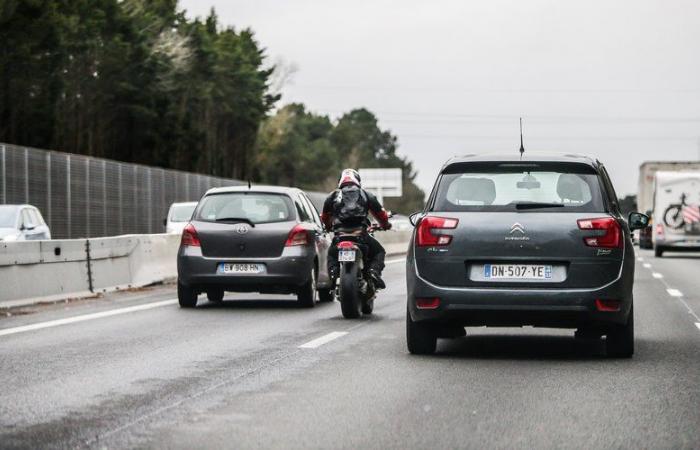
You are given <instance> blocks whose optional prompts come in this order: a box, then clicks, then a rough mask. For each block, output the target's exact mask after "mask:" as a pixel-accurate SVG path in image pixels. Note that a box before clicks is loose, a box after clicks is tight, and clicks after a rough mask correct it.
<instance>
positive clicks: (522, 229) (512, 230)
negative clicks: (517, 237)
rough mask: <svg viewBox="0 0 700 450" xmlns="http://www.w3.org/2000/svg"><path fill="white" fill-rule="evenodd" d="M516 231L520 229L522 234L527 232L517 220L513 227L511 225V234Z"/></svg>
mask: <svg viewBox="0 0 700 450" xmlns="http://www.w3.org/2000/svg"><path fill="white" fill-rule="evenodd" d="M516 231H519V232H520V234H525V228H524V227H523V226H522V225H521V224H519V223H518V222H515V223H514V224H513V226H512V227H510V234H513V233H515V232H516Z"/></svg>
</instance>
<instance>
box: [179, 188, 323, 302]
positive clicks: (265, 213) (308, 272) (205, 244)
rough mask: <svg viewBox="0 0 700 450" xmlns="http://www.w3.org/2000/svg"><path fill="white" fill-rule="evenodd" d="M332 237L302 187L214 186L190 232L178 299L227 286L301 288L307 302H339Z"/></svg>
mask: <svg viewBox="0 0 700 450" xmlns="http://www.w3.org/2000/svg"><path fill="white" fill-rule="evenodd" d="M330 243H331V236H330V235H329V234H328V233H326V232H324V230H323V227H322V225H321V220H320V218H319V215H318V212H317V210H316V209H315V207H314V205H313V204H312V203H311V201H310V200H309V198H308V196H307V195H306V194H305V193H304V192H303V191H301V190H299V189H294V188H282V187H273V186H255V187H253V188H248V187H227V188H215V189H210V190H209V191H207V193H206V194H205V195H204V196H203V197H202V199H201V200H200V201H199V204H198V205H197V207H196V209H195V210H194V213H193V214H192V220H191V221H190V223H188V224H187V225H186V226H185V229H184V231H183V232H182V239H181V243H180V249H179V251H178V256H177V273H178V284H177V292H178V300H179V303H180V306H181V307H183V308H193V307H195V306H196V305H197V296H198V295H199V294H200V293H206V294H207V298H208V299H209V300H210V301H213V302H220V301H222V300H223V297H224V292H226V291H230V292H261V293H269V294H296V295H297V300H298V303H299V304H300V306H304V307H312V306H314V304H315V303H316V300H317V298H318V299H320V300H321V301H332V300H333V290H332V289H331V281H330V279H329V277H328V270H327V268H326V267H327V266H326V255H327V253H328V247H329V246H330Z"/></svg>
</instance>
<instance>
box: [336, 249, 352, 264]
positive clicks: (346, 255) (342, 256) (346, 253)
mask: <svg viewBox="0 0 700 450" xmlns="http://www.w3.org/2000/svg"><path fill="white" fill-rule="evenodd" d="M338 261H340V262H353V261H355V250H341V251H339V252H338Z"/></svg>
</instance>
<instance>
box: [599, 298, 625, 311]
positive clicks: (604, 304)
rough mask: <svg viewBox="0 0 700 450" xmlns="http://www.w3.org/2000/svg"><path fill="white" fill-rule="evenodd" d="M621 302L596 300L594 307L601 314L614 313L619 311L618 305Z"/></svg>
mask: <svg viewBox="0 0 700 450" xmlns="http://www.w3.org/2000/svg"><path fill="white" fill-rule="evenodd" d="M621 304H622V302H620V300H602V299H599V298H597V299H596V300H595V307H596V309H597V310H598V311H603V312H616V311H619V310H620V305H621Z"/></svg>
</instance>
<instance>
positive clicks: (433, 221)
mask: <svg viewBox="0 0 700 450" xmlns="http://www.w3.org/2000/svg"><path fill="white" fill-rule="evenodd" d="M457 224H459V220H458V219H453V218H446V217H433V216H426V217H423V218H422V219H421V220H420V223H419V224H418V230H416V245H417V246H418V247H430V246H442V245H448V244H449V243H450V242H452V236H451V235H449V234H440V233H436V232H434V230H453V229H455V228H457Z"/></svg>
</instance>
